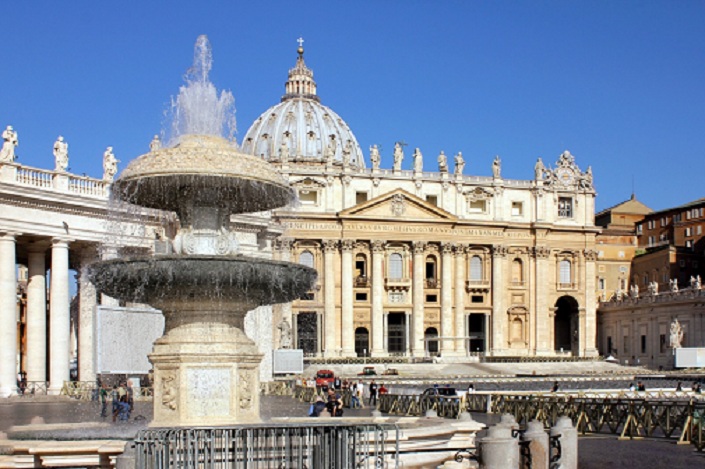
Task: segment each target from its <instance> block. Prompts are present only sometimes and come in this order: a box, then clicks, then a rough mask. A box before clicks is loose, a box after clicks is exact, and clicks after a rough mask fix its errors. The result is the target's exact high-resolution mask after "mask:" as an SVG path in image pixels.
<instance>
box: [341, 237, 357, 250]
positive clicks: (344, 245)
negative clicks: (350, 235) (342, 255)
mask: <svg viewBox="0 0 705 469" xmlns="http://www.w3.org/2000/svg"><path fill="white" fill-rule="evenodd" d="M354 248H355V240H353V239H343V240H341V241H340V250H341V251H352V250H353V249H354Z"/></svg>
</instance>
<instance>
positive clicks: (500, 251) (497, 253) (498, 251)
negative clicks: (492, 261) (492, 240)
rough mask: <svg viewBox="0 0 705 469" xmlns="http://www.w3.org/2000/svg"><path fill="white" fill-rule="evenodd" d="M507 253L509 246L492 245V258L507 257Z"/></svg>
mask: <svg viewBox="0 0 705 469" xmlns="http://www.w3.org/2000/svg"><path fill="white" fill-rule="evenodd" d="M507 251H508V250H507V246H505V245H503V244H493V245H492V256H494V257H506V255H507Z"/></svg>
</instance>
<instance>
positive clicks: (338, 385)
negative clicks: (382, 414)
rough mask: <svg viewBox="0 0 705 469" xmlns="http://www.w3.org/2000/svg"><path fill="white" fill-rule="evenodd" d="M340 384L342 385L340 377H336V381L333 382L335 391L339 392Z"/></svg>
mask: <svg viewBox="0 0 705 469" xmlns="http://www.w3.org/2000/svg"><path fill="white" fill-rule="evenodd" d="M340 384H341V383H340V378H338V377H337V376H336V377H335V379H334V380H333V389H335V390H336V391H338V390H339V389H340Z"/></svg>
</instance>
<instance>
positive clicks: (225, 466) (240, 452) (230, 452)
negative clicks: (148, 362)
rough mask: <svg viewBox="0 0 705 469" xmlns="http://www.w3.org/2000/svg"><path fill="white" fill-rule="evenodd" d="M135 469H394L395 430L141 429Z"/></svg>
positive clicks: (315, 427)
mask: <svg viewBox="0 0 705 469" xmlns="http://www.w3.org/2000/svg"><path fill="white" fill-rule="evenodd" d="M135 452H136V453H135V457H136V467H140V468H145V469H166V468H184V469H189V468H196V467H198V468H203V469H209V468H216V467H217V468H222V469H230V468H232V469H268V468H277V469H280V468H281V469H284V468H297V469H298V468H310V469H343V468H345V469H347V468H398V467H399V429H398V428H397V426H396V425H391V424H385V425H373V424H364V425H337V424H335V423H329V424H328V423H311V424H307V425H305V426H301V425H297V426H294V425H276V426H254V425H251V426H250V425H247V426H237V427H218V428H195V429H193V428H180V429H176V428H170V429H149V430H142V431H140V432H139V433H138V435H137V437H136V439H135Z"/></svg>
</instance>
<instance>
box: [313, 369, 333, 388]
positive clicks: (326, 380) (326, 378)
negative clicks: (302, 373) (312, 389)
mask: <svg viewBox="0 0 705 469" xmlns="http://www.w3.org/2000/svg"><path fill="white" fill-rule="evenodd" d="M334 380H335V374H334V373H333V372H332V371H330V370H318V372H316V387H319V388H320V387H321V386H329V387H330V386H332V385H333V381H334Z"/></svg>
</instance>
